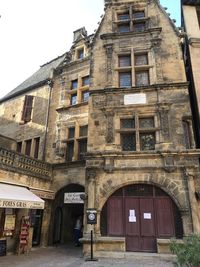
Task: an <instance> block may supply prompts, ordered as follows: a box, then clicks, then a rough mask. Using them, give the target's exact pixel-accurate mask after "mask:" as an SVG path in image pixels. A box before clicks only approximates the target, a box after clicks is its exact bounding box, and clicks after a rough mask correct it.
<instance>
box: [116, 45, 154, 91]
mask: <svg viewBox="0 0 200 267" xmlns="http://www.w3.org/2000/svg"><path fill="white" fill-rule="evenodd" d="M139 55H147V62H148V64H147V65H136V64H135V57H136V56H139ZM123 56H130V59H131V60H130V61H131V64H130V66H128V65H127V66H123V67H121V66H120V57H123ZM116 62H117V63H116V67H115V70H116V71H117V72H118V74H117V84H118V87H119V88H123V87H121V86H120V73H123V72H127V73H128V72H131V86H127V87H140V86H149V85H151V84H152V83H153V73H152V71H151V69H152V68H153V64H151V51H150V49H140V50H134V49H129V50H126V51H119V52H118V53H117V60H116ZM139 72H140V73H141V72H148V83H147V84H141V85H137V84H136V73H139ZM125 87H126V86H125Z"/></svg>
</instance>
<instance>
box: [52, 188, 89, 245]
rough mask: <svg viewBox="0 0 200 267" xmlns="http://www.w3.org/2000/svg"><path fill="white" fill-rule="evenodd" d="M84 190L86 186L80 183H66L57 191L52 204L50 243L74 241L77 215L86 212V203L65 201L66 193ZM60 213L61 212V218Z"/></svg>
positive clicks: (82, 191)
mask: <svg viewBox="0 0 200 267" xmlns="http://www.w3.org/2000/svg"><path fill="white" fill-rule="evenodd" d="M84 192H85V188H84V187H83V186H82V185H79V184H69V185H66V186H65V187H63V188H61V189H60V190H59V191H58V192H57V194H56V197H55V199H54V202H53V205H52V215H51V225H50V242H49V243H50V245H52V244H69V243H73V239H74V236H73V228H74V225H75V221H76V219H77V217H79V216H82V215H83V213H84V204H83V203H64V195H65V193H84ZM58 211H59V212H58ZM58 213H59V214H60V216H59V218H58ZM55 237H56V239H55Z"/></svg>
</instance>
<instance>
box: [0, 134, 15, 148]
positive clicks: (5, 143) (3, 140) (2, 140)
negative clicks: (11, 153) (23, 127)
mask: <svg viewBox="0 0 200 267" xmlns="http://www.w3.org/2000/svg"><path fill="white" fill-rule="evenodd" d="M0 146H1V147H3V148H5V149H9V150H16V146H17V145H16V141H15V140H14V139H11V138H9V137H7V136H4V135H0Z"/></svg>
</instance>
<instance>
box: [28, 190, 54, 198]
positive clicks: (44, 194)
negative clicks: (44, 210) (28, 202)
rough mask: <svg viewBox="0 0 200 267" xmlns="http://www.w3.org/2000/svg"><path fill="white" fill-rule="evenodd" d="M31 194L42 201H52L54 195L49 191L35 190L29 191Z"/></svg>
mask: <svg viewBox="0 0 200 267" xmlns="http://www.w3.org/2000/svg"><path fill="white" fill-rule="evenodd" d="M30 191H31V192H32V193H34V194H35V195H36V196H38V197H40V198H43V199H54V198H55V193H54V192H51V191H42V190H37V189H30Z"/></svg>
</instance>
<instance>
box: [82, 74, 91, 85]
mask: <svg viewBox="0 0 200 267" xmlns="http://www.w3.org/2000/svg"><path fill="white" fill-rule="evenodd" d="M89 83H90V77H89V76H85V77H83V78H82V86H86V85H89Z"/></svg>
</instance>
